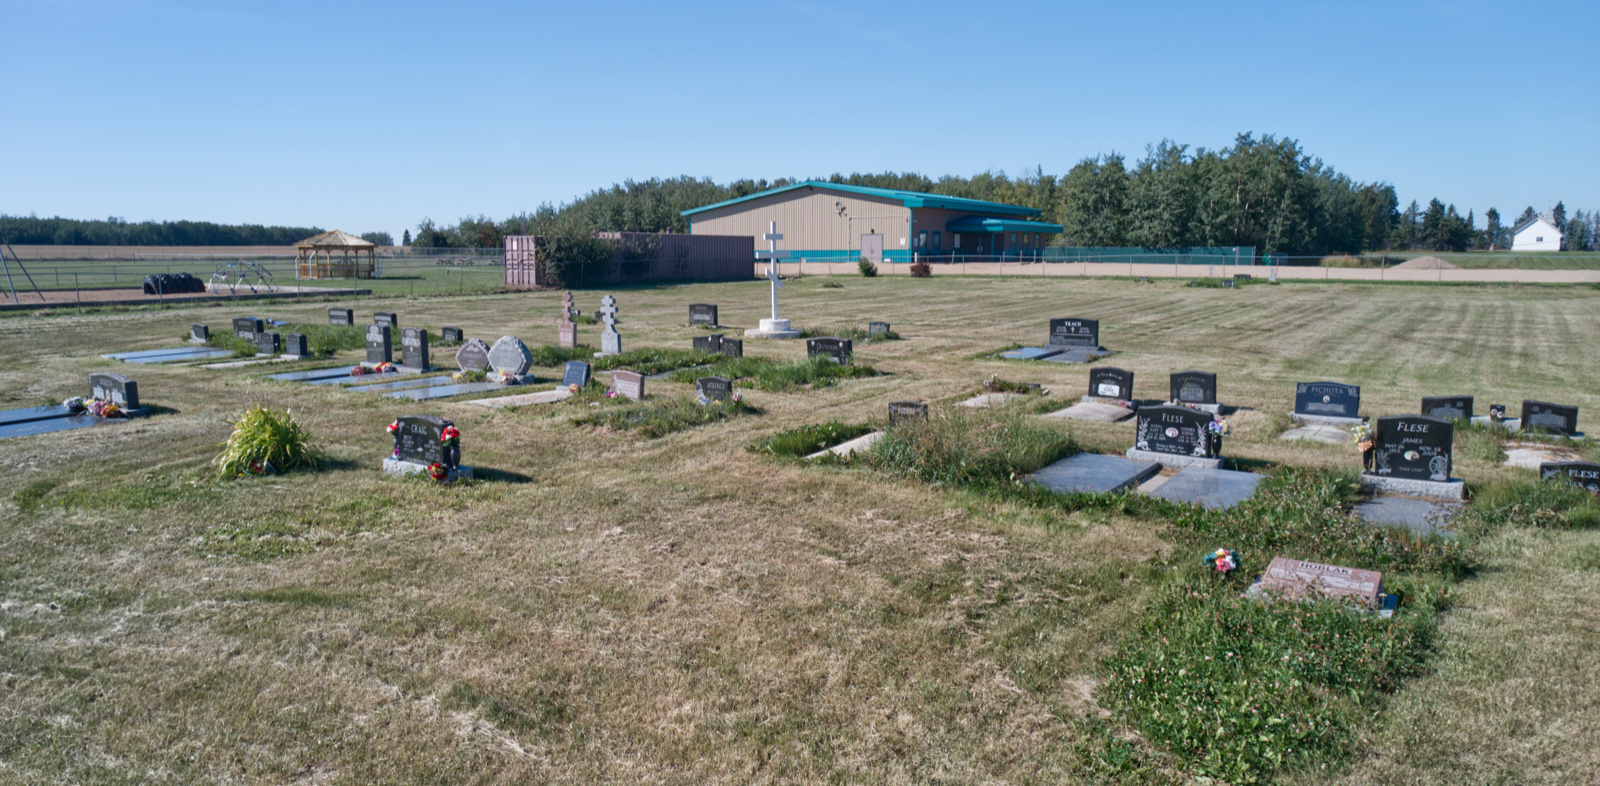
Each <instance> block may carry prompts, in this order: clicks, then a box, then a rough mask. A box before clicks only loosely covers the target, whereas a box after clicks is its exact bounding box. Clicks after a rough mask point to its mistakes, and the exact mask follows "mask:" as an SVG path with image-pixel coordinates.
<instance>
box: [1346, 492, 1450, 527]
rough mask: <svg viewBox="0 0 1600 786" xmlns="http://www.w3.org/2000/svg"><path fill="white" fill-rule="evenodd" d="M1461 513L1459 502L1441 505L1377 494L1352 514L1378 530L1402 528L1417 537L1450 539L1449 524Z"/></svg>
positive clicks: (1355, 507) (1440, 503)
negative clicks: (1438, 536) (1380, 528)
mask: <svg viewBox="0 0 1600 786" xmlns="http://www.w3.org/2000/svg"><path fill="white" fill-rule="evenodd" d="M1460 509H1461V503H1459V502H1443V501H1440V500H1432V499H1417V498H1415V497H1400V496H1394V495H1390V494H1379V495H1378V496H1376V497H1373V498H1372V499H1370V500H1368V501H1366V502H1358V503H1356V504H1355V506H1354V508H1353V510H1354V511H1355V514H1356V515H1357V516H1359V517H1360V518H1361V520H1362V521H1365V522H1367V523H1368V524H1376V525H1378V526H1382V527H1405V528H1406V529H1408V530H1410V531H1411V532H1412V533H1413V534H1416V535H1417V536H1419V537H1426V536H1428V535H1433V534H1438V535H1442V536H1444V537H1454V533H1452V532H1450V529H1449V520H1450V517H1451V516H1454V515H1455V513H1456V511H1459V510H1460Z"/></svg>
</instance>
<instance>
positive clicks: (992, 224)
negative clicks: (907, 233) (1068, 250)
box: [944, 216, 1063, 234]
mask: <svg viewBox="0 0 1600 786" xmlns="http://www.w3.org/2000/svg"><path fill="white" fill-rule="evenodd" d="M944 228H945V231H948V232H1044V233H1046V234H1052V233H1059V232H1061V231H1063V230H1062V227H1061V225H1060V224H1046V223H1044V222H1043V221H1018V220H1016V219H1011V218H984V217H983V216H967V217H965V218H958V219H956V220H954V221H947V222H945V225H944Z"/></svg>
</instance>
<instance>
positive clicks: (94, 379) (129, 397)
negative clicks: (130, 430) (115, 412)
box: [89, 372, 139, 410]
mask: <svg viewBox="0 0 1600 786" xmlns="http://www.w3.org/2000/svg"><path fill="white" fill-rule="evenodd" d="M89 398H93V399H99V400H101V401H110V402H111V403H113V404H116V405H117V406H119V407H121V408H123V409H125V410H128V409H138V408H139V383H138V382H135V381H133V380H131V379H129V378H127V377H125V376H123V375H121V374H107V373H103V372H97V373H94V374H90V375H89Z"/></svg>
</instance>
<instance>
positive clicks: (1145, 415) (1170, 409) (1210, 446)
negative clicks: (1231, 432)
mask: <svg viewBox="0 0 1600 786" xmlns="http://www.w3.org/2000/svg"><path fill="white" fill-rule="evenodd" d="M1212 421H1213V418H1212V417H1211V414H1210V413H1208V412H1201V411H1200V410H1196V409H1190V408H1188V407H1178V406H1171V405H1161V406H1156V407H1141V408H1140V409H1139V412H1138V420H1137V426H1136V428H1135V431H1134V443H1133V447H1132V448H1129V449H1128V458H1131V459H1140V460H1143V461H1156V462H1160V463H1161V464H1163V465H1165V466H1174V467H1191V466H1197V467H1205V468H1210V469H1218V468H1221V466H1222V459H1221V458H1219V454H1220V453H1221V451H1222V436H1221V435H1220V434H1218V433H1216V432H1214V431H1213V430H1212V426H1211V424H1212Z"/></svg>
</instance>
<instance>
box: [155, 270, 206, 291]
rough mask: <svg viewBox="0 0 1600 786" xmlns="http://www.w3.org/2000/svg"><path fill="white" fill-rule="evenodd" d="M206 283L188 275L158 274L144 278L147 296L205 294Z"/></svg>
mask: <svg viewBox="0 0 1600 786" xmlns="http://www.w3.org/2000/svg"><path fill="white" fill-rule="evenodd" d="M204 291H206V282H204V281H201V280H200V279H198V278H195V277H194V276H192V275H190V274H188V273H157V274H155V275H152V276H145V277H144V293H145V294H146V295H157V294H159V295H179V294H183V293H185V292H204Z"/></svg>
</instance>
